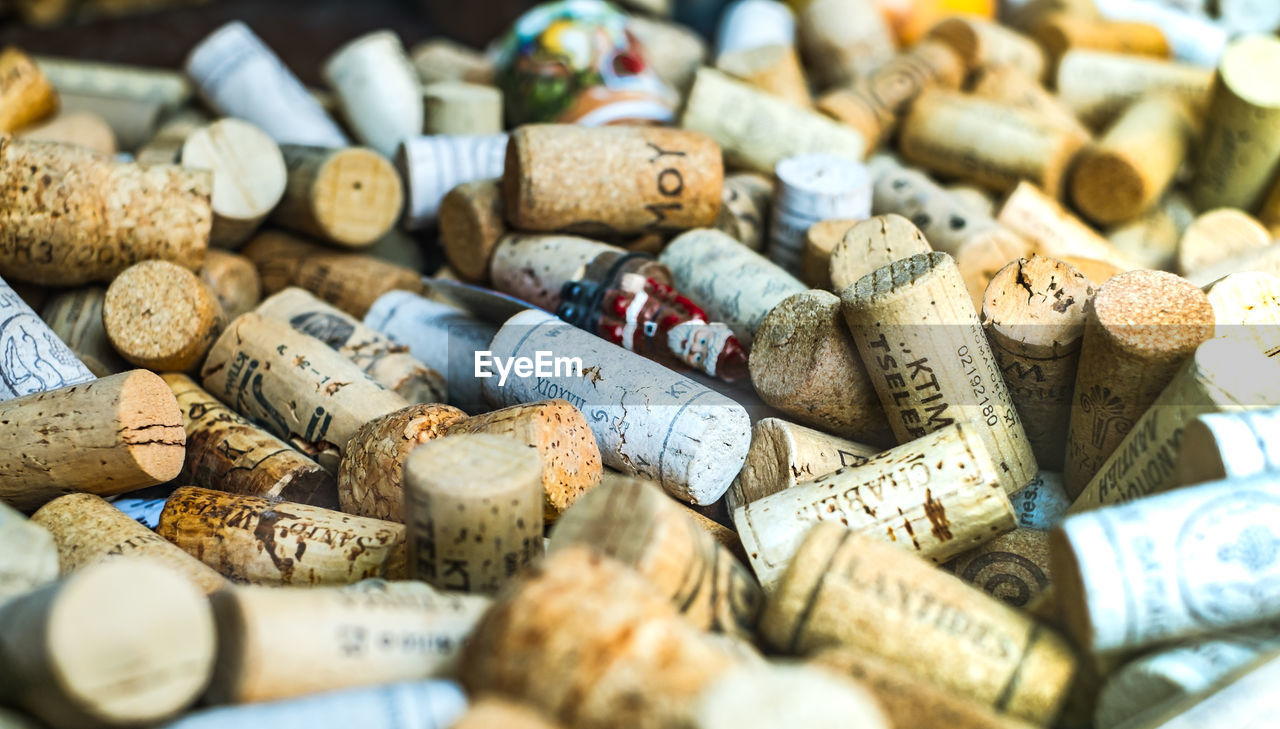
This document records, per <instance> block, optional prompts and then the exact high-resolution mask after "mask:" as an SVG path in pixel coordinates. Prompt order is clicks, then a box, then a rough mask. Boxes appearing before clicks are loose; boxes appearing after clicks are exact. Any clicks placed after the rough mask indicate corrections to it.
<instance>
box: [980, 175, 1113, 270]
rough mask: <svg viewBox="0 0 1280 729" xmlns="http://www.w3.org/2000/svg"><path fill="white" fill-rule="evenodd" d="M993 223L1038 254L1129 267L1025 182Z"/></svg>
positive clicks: (1090, 231)
mask: <svg viewBox="0 0 1280 729" xmlns="http://www.w3.org/2000/svg"><path fill="white" fill-rule="evenodd" d="M996 220H998V221H999V222H1000V223H1001V224H1003V225H1004V226H1006V227H1007V228H1009V229H1010V230H1012V231H1014V232H1015V233H1017V234H1018V235H1021V236H1023V237H1024V238H1027V239H1028V240H1031V241H1034V242H1035V244H1036V246H1037V247H1038V251H1039V253H1040V254H1041V255H1044V256H1049V257H1051V258H1058V259H1062V258H1066V257H1072V258H1092V259H1095V260H1098V261H1103V262H1105V263H1109V264H1111V265H1113V266H1116V267H1118V268H1120V269H1121V270H1130V269H1132V268H1133V265H1132V263H1131V262H1130V261H1129V260H1128V259H1127V258H1126V257H1124V256H1123V255H1121V254H1120V253H1119V252H1118V251H1116V249H1115V247H1114V246H1112V245H1111V243H1110V242H1108V241H1107V239H1106V238H1103V237H1102V236H1101V235H1099V234H1098V233H1096V232H1095V231H1094V230H1093V229H1092V228H1090V227H1089V226H1088V225H1087V224H1085V223H1084V221H1082V220H1080V219H1079V218H1077V217H1076V216H1075V215H1073V214H1071V212H1070V211H1069V210H1067V209H1066V208H1064V207H1063V206H1062V205H1061V204H1060V203H1058V202H1057V201H1056V200H1054V199H1053V198H1052V196H1050V195H1048V194H1046V193H1045V191H1044V190H1043V189H1042V188H1038V187H1036V186H1035V185H1033V184H1031V183H1029V182H1022V183H1019V184H1018V186H1017V188H1016V189H1014V191H1013V194H1011V195H1009V197H1008V198H1006V199H1005V202H1004V205H1003V206H1001V208H1000V214H999V215H998V216H997V217H996Z"/></svg>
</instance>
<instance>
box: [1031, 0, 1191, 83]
mask: <svg viewBox="0 0 1280 729" xmlns="http://www.w3.org/2000/svg"><path fill="white" fill-rule="evenodd" d="M1030 32H1031V36H1032V37H1033V38H1035V39H1036V42H1037V43H1039V44H1040V47H1041V48H1043V49H1044V52H1045V55H1046V56H1048V60H1049V64H1048V71H1049V76H1050V77H1053V76H1055V75H1056V72H1057V68H1058V62H1059V61H1060V60H1061V59H1062V57H1063V56H1064V55H1066V53H1067V51H1071V50H1076V49H1091V50H1095V51H1110V52H1113V53H1127V54H1130V55H1134V56H1151V57H1152V58H1161V59H1165V58H1168V57H1169V51H1170V48H1169V40H1168V39H1167V38H1166V37H1165V35H1164V33H1163V32H1161V31H1160V28H1158V27H1157V26H1155V25H1153V24H1151V23H1143V22H1139V21H1124V20H1107V19H1105V18H1099V17H1090V16H1088V15H1084V14H1080V13H1069V12H1054V13H1048V14H1046V15H1045V16H1044V17H1043V18H1042V19H1040V21H1039V22H1037V23H1036V25H1035V26H1034V27H1033V28H1031V31H1030Z"/></svg>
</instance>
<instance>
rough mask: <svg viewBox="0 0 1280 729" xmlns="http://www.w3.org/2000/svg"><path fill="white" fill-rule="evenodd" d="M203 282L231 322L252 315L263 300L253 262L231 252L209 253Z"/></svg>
mask: <svg viewBox="0 0 1280 729" xmlns="http://www.w3.org/2000/svg"><path fill="white" fill-rule="evenodd" d="M200 280H201V281H202V282H204V283H205V285H207V286H208V287H209V289H210V290H211V291H213V295H214V296H215V297H216V298H217V299H218V304H219V305H220V306H221V307H222V312H223V313H224V314H226V316H227V319H228V320H231V319H234V318H236V317H237V316H240V315H241V314H244V313H245V312H249V311H253V310H254V308H256V307H257V306H258V302H259V301H260V300H261V299H262V279H260V278H258V269H257V268H255V267H254V265H253V261H250V260H249V259H248V258H245V257H244V256H241V255H238V254H235V253H231V252H229V251H224V250H221V249H218V248H211V249H209V250H208V251H207V252H206V253H205V257H204V267H203V268H201V269H200Z"/></svg>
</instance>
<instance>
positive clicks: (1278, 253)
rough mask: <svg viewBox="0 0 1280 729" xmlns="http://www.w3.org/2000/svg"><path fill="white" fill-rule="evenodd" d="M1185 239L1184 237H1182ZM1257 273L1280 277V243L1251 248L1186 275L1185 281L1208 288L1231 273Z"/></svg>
mask: <svg viewBox="0 0 1280 729" xmlns="http://www.w3.org/2000/svg"><path fill="white" fill-rule="evenodd" d="M1184 237H1185V236H1184ZM1247 271H1257V272H1261V273H1269V274H1271V275H1273V276H1280V241H1277V242H1273V243H1271V244H1270V245H1268V246H1266V247H1264V248H1251V249H1249V250H1246V251H1244V252H1243V253H1237V254H1236V255H1234V256H1231V257H1230V258H1227V259H1225V260H1222V261H1219V262H1217V263H1214V264H1211V265H1209V266H1206V267H1205V268H1202V269H1200V270H1199V271H1192V272H1190V273H1188V274H1187V280H1188V281H1190V282H1191V283H1193V284H1195V285H1196V286H1209V285H1210V284H1212V283H1213V282H1214V281H1217V280H1219V279H1221V278H1224V277H1226V276H1230V275H1231V274H1233V273H1242V272H1247Z"/></svg>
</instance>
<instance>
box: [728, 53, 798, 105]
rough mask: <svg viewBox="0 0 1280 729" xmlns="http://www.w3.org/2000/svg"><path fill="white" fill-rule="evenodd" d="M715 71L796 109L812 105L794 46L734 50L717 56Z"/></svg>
mask: <svg viewBox="0 0 1280 729" xmlns="http://www.w3.org/2000/svg"><path fill="white" fill-rule="evenodd" d="M715 67H716V68H717V69H719V70H721V71H723V72H725V73H727V74H729V75H730V76H733V77H734V78H737V79H739V80H741V81H745V82H746V83H749V84H751V85H752V86H754V87H756V88H758V89H760V90H761V91H764V92H766V93H770V94H773V95H774V96H777V97H778V98H780V99H782V100H784V101H786V102H788V103H791V104H795V105H796V106H799V107H805V108H807V107H808V106H809V105H810V104H811V103H812V100H811V99H810V98H809V83H808V81H807V80H805V77H804V69H802V68H801V67H800V55H799V54H798V53H796V48H795V46H793V45H789V44H788V45H784V44H781V43H775V44H769V45H764V46H753V47H749V48H737V49H734V50H731V51H728V52H726V53H722V54H720V57H719V58H717V59H716V65H715Z"/></svg>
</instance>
